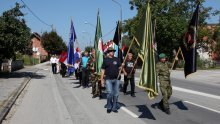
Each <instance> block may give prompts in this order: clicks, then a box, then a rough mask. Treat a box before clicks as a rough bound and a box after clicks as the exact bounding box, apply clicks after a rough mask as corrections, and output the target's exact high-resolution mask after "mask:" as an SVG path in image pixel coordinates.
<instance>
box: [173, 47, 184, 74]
mask: <svg viewBox="0 0 220 124" xmlns="http://www.w3.org/2000/svg"><path fill="white" fill-rule="evenodd" d="M179 52H181V56H182V59H183V61H185V59H184V56H183V52H182V50H181V47H179V49H178V51H177V53H176V56H175V58H174V60H173V64H172V67H171V69H170V70H173V67H174V64H175V62H176V59H178V55H179Z"/></svg>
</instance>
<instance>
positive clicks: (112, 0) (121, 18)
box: [112, 0, 122, 23]
mask: <svg viewBox="0 0 220 124" xmlns="http://www.w3.org/2000/svg"><path fill="white" fill-rule="evenodd" d="M112 1H113V2H114V3H116V4H117V5H119V7H120V18H121V23H122V7H121V4H120V3H119V2H117V1H115V0H112Z"/></svg>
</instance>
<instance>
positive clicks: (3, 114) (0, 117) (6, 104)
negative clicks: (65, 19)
mask: <svg viewBox="0 0 220 124" xmlns="http://www.w3.org/2000/svg"><path fill="white" fill-rule="evenodd" d="M37 71H38V70H36V71H35V72H34V74H35V73H36V72H37ZM30 80H31V76H29V77H26V78H25V79H24V81H23V82H22V84H21V85H20V86H19V87H18V88H17V89H16V90H14V91H13V92H12V95H10V97H9V98H8V99H7V100H6V101H5V102H4V104H3V109H2V110H0V124H1V123H2V121H3V120H4V119H5V117H6V116H7V114H8V113H9V111H10V110H11V108H12V106H13V105H14V104H15V101H16V100H17V98H18V97H19V96H20V94H21V93H22V91H23V90H24V89H25V87H26V86H27V84H28V83H29V82H30Z"/></svg>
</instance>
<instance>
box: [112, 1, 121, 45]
mask: <svg viewBox="0 0 220 124" xmlns="http://www.w3.org/2000/svg"><path fill="white" fill-rule="evenodd" d="M112 1H113V2H114V3H116V4H117V5H119V7H120V18H121V26H122V6H121V4H120V3H119V2H117V1H115V0H112ZM121 28H122V27H121ZM121 30H122V29H121ZM121 46H122V34H121V42H119V46H118V47H119V48H120V47H121Z"/></svg>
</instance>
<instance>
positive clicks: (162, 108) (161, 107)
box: [159, 102, 165, 111]
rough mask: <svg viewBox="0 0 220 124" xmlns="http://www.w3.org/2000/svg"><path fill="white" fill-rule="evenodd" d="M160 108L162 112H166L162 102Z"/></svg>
mask: <svg viewBox="0 0 220 124" xmlns="http://www.w3.org/2000/svg"><path fill="white" fill-rule="evenodd" d="M159 108H160V109H161V110H162V111H165V110H164V107H163V103H162V102H159Z"/></svg>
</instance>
